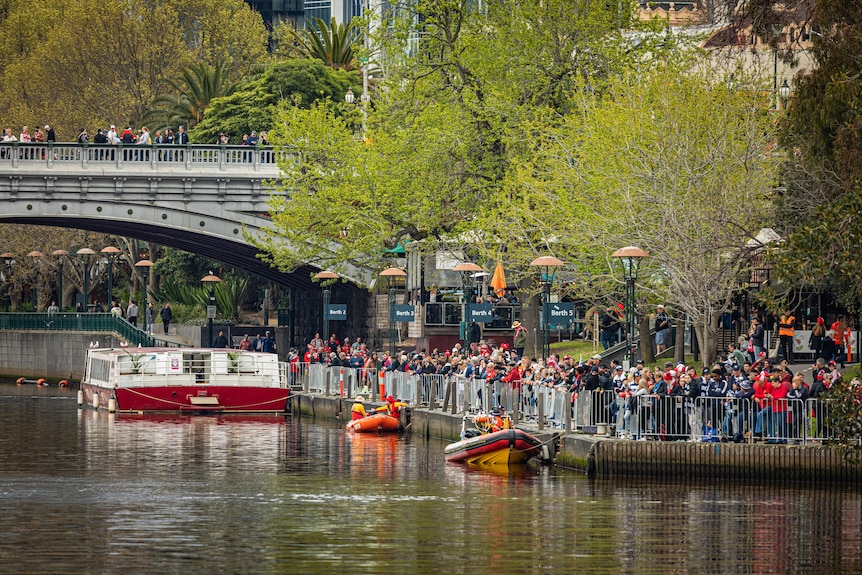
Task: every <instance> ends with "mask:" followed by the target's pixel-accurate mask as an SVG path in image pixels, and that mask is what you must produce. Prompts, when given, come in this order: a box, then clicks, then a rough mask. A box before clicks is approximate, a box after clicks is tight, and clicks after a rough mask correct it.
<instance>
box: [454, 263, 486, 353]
mask: <svg viewBox="0 0 862 575" xmlns="http://www.w3.org/2000/svg"><path fill="white" fill-rule="evenodd" d="M454 270H455V271H456V272H458V274H459V275H460V276H461V289H462V291H463V292H464V313H463V315H462V318H463V323H464V348H465V349H467V350H469V349H470V344H471V343H473V342H472V341H470V317H469V315H470V304H471V303H472V302H473V278H474V277H475V274H476V273H478V272H481V271H483V270H482V266H480V265H478V264H474V263H473V262H464V263H460V264H458V265H457V266H455V268H454Z"/></svg>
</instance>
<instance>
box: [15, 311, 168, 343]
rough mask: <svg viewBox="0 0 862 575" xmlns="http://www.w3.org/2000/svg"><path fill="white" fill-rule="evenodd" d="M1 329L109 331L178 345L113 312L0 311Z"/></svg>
mask: <svg viewBox="0 0 862 575" xmlns="http://www.w3.org/2000/svg"><path fill="white" fill-rule="evenodd" d="M0 329H11V330H20V331H36V330H38V331H92V332H111V333H115V334H117V335H118V336H120V337H121V338H123V339H125V340H126V341H128V342H129V344H130V345H133V346H139V345H140V346H142V347H179V345H178V344H177V343H174V342H171V341H166V340H163V339H158V338H155V337H153V336H152V335H150V334H148V333H146V332H144V331H141V330H140V329H138V328H136V327H135V326H133V325H132V324H130V323H129V322H128V321H126V320H125V319H123V318H121V317H117V316H116V315H114V314H112V313H53V314H49V313H0Z"/></svg>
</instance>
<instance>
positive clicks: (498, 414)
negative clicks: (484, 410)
mask: <svg viewBox="0 0 862 575" xmlns="http://www.w3.org/2000/svg"><path fill="white" fill-rule="evenodd" d="M504 429H509V419H508V418H507V417H506V414H505V413H504V412H503V410H502V409H501V408H499V407H498V408H495V409H492V410H491V433H494V432H496V431H502V430H504Z"/></svg>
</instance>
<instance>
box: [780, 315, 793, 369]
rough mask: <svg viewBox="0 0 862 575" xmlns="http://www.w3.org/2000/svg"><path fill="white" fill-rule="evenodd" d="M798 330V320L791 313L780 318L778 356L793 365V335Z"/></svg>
mask: <svg viewBox="0 0 862 575" xmlns="http://www.w3.org/2000/svg"><path fill="white" fill-rule="evenodd" d="M795 329H796V318H795V317H793V314H791V313H790V311H785V312H784V313H783V314H781V317H779V318H778V337H779V343H778V345H779V347H778V354H779V355H780V356H781V357H783V358H784V359H786V360H787V363H789V364H793V335H794V332H795Z"/></svg>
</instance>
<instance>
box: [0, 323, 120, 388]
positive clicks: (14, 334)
mask: <svg viewBox="0 0 862 575" xmlns="http://www.w3.org/2000/svg"><path fill="white" fill-rule="evenodd" d="M93 342H98V345H99V347H112V346H118V345H119V344H120V342H119V340H118V339H117V338H115V337H114V336H111V335H105V334H101V333H93V332H77V331H64V332H62V333H60V332H56V331H44V332H43V331H13V330H0V376H4V377H20V376H23V377H27V378H39V377H44V378H46V379H48V380H51V379H65V378H68V377H69V375H70V374H71V376H72V379H73V380H74V382H75V383H78V382H79V381H80V379H81V377H83V375H84V367H85V365H86V362H87V349H88V348H89V347H90V344H91V343H93Z"/></svg>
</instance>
